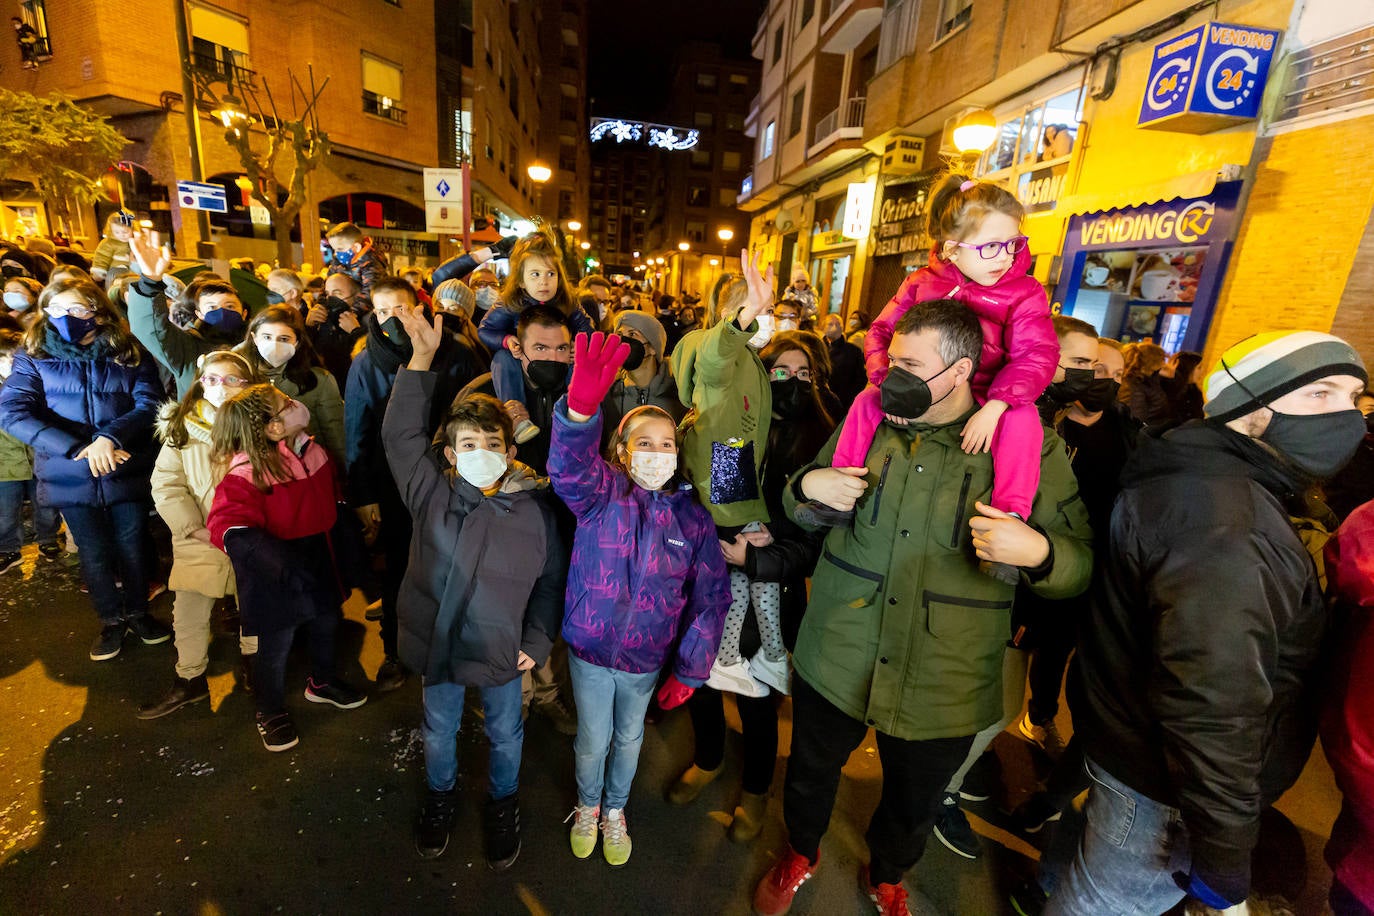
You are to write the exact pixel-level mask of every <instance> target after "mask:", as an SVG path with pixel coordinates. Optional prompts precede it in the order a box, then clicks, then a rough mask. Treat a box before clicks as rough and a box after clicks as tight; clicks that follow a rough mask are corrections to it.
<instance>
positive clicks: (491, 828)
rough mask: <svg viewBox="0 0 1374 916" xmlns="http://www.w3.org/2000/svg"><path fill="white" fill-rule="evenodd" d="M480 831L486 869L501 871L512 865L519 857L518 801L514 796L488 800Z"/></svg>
mask: <svg viewBox="0 0 1374 916" xmlns="http://www.w3.org/2000/svg"><path fill="white" fill-rule="evenodd" d="M482 830H483V844H482V845H483V847H484V852H486V854H487V867H488V868H490V869H493V870H495V871H501V870H503V869H507V868H510V867H511V866H512V865H514V864H515V860H516V858H518V857H519V855H520V799H519V798H518V797H517V796H515V795H508V796H506V797H505V798H502V799H494V798H488V799H487V804H486V807H485V808H484V809H483V811H482Z"/></svg>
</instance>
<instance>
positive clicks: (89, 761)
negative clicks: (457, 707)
mask: <svg viewBox="0 0 1374 916" xmlns="http://www.w3.org/2000/svg"><path fill="white" fill-rule="evenodd" d="M25 559H26V562H25V565H24V567H23V570H22V573H20V572H18V571H12V572H10V573H8V574H7V575H5V576H4V577H0V916H8V914H26V916H28V914H45V913H49V914H73V913H77V914H79V913H83V912H90V911H93V910H96V909H97V908H99V910H103V911H104V912H108V913H119V914H123V913H149V914H151V913H167V914H181V913H187V914H197V916H214V914H239V913H288V914H295V913H321V914H352V913H359V914H371V913H415V914H427V913H475V914H476V913H480V914H526V913H528V914H536V916H539V914H621V913H626V914H629V913H634V914H638V913H654V914H747V913H749V912H750V907H749V899H750V894H751V891H752V888H753V886H754V883H755V882H756V881H757V879H758V878H759V876H760V875H761V874H762V873H763V872H764V871H766V870H767V868H768V866H769V864H770V863H771V862H772V861H773V858H774V856H775V855H776V852H777V850H778V849H779V848H780V847H781V845H782V843H783V828H782V823H781V821H782V814H781V794H782V793H781V789H782V773H783V769H784V767H785V765H786V761H785V758H784V759H780V760H779V768H778V775H777V778H776V780H775V782H774V789H773V795H772V798H771V801H770V805H769V823H768V826H767V828H766V829H765V831H764V833H763V835H762V836H761V837H760V838H759V839H758V840H757V841H756V842H755V843H753V844H752V845H748V846H738V845H735V844H732V843H731V842H730V841H729V840H728V839H727V837H726V828H727V827H728V825H729V819H730V811H732V810H733V807H734V804H735V800H736V798H737V797H738V792H739V779H740V768H739V758H738V753H737V749H735V748H734V746H733V745H732V752H731V753H730V754H728V755H727V764H726V769H725V772H724V774H723V775H722V776H721V778H719V779H718V780H717V781H716V782H715V783H713V784H712V785H710V786H708V787H707V788H706V789H705V790H704V791H703V793H702V795H701V796H700V797H699V798H698V799H697V800H696V801H695V802H694V803H693V804H692V805H690V806H688V807H685V808H673V807H670V806H669V805H667V803H666V802H664V801H663V790H664V788H665V787H666V786H667V785H668V784H669V783H670V782H671V781H672V779H673V778H674V777H675V776H676V775H677V773H678V772H680V771H681V769H682V768H683V767H685V766H686V764H687V763H688V762H690V758H691V741H692V735H691V723H690V721H689V720H688V718H687V716H686V713H685V712H681V711H676V712H673V713H670V714H669V715H668V716H666V717H665V718H664V720H663V721H662V722H661V723H659V724H657V725H651V726H649V727H648V728H647V729H646V734H645V741H644V747H643V752H642V756H641V760H640V768H639V775H638V777H637V780H636V784H635V790H634V793H633V795H632V797H631V801H630V804H629V806H628V808H627V815H628V822H629V827H630V833H631V836H632V837H633V840H634V844H635V848H634V854H633V857H632V858H631V860H630V862H629V863H628V864H627V865H625V866H623V867H621V868H612V867H611V866H609V865H607V864H606V863H605V861H604V860H603V859H602V858H601V854H600V850H599V848H598V851H597V852H596V853H595V854H594V855H593V857H592V858H591V859H588V860H585V861H579V860H577V859H574V858H573V856H572V854H571V853H570V852H569V850H568V845H567V827H566V825H564V824H563V823H562V821H563V819H564V817H565V816H567V814H568V813H569V811H570V810H571V809H572V806H573V800H574V796H575V793H574V783H573V763H572V739H571V738H569V737H566V736H564V735H560V734H558V733H557V732H556V731H554V729H553V728H552V727H551V725H550V724H549V723H548V722H547V721H545V720H544V719H542V718H540V717H538V716H533V717H531V719H530V721H529V723H528V727H527V729H526V738H525V761H524V767H523V771H522V783H523V785H522V788H521V792H520V797H521V813H522V820H523V826H524V830H523V838H524V847H523V850H522V852H521V855H520V858H519V860H518V861H517V862H516V864H515V865H514V866H513V867H512V868H511V869H510V870H509V871H507V872H504V873H501V874H496V873H493V872H491V871H489V870H488V869H487V868H486V865H485V863H484V860H483V858H482V852H481V824H480V819H479V811H480V803H481V799H482V797H483V787H484V781H483V773H484V771H485V756H486V750H485V742H484V739H483V738H482V737H481V735H480V721H478V720H477V719H476V717H475V716H474V715H473V714H472V712H471V709H472V707H471V705H470V707H469V715H468V718H467V721H465V724H464V733H463V736H462V738H461V739H460V755H461V761H462V767H463V775H462V777H461V788H462V791H463V796H464V799H465V803H464V805H463V807H462V809H461V812H460V815H459V819H458V824H457V826H456V829H455V830H454V835H453V840H452V842H451V844H450V846H449V849H448V851H447V852H446V853H445V854H444V856H443V857H442V858H440V859H438V860H434V861H423V860H421V859H420V858H419V857H418V856H417V855H416V853H415V849H414V845H413V842H412V833H411V831H412V823H413V820H414V816H415V813H416V810H417V806H418V803H419V799H420V797H421V793H422V784H423V761H422V759H421V753H420V742H419V733H418V730H417V729H418V725H419V718H420V691H419V685H418V683H417V682H416V680H415V679H414V678H412V679H411V681H410V683H408V684H407V685H406V687H404V688H403V689H401V690H399V691H396V692H394V693H390V694H386V695H376V694H373V695H372V696H371V698H370V700H369V702H368V703H367V705H365V706H363V707H362V708H360V709H357V710H352V711H340V710H336V709H334V708H332V707H327V706H319V705H315V704H311V703H307V702H306V701H305V700H304V698H303V697H302V696H301V690H302V689H303V687H304V682H305V660H304V657H303V654H302V653H301V652H300V647H298V652H297V655H296V656H293V661H292V665H291V667H290V668H289V670H288V674H287V688H288V698H289V699H288V704H289V707H290V709H291V712H292V714H293V716H294V717H295V720H296V724H297V728H298V729H299V731H300V734H301V740H300V744H299V746H298V747H296V748H295V749H294V750H292V751H289V752H286V753H281V754H271V753H268V752H267V751H266V750H264V749H263V747H262V744H261V742H260V741H259V739H258V735H257V732H256V730H255V729H254V727H253V723H252V719H253V707H252V702H251V698H250V697H249V696H248V695H246V694H244V693H242V692H241V691H239V690H237V689H236V687H235V683H234V677H233V671H234V667H235V663H236V656H237V644H236V640H234V639H232V638H229V637H227V636H225V635H222V634H220V633H217V634H216V638H215V641H214V643H213V645H212V647H211V664H210V670H209V682H210V689H211V699H210V702H209V703H199V704H194V705H192V706H189V707H186V708H183V709H181V710H179V711H177V712H175V713H173V714H172V715H170V716H168V717H166V718H163V719H159V720H156V721H152V722H143V721H139V720H138V719H137V718H135V715H134V714H135V712H136V710H137V708H138V706H139V704H140V703H143V702H147V701H149V700H152V699H155V698H156V697H158V696H160V695H161V693H162V692H163V691H164V690H165V689H166V687H167V686H168V685H169V684H170V683H171V679H172V676H173V663H174V660H175V653H174V651H173V649H172V646H171V643H170V642H169V643H167V644H164V645H161V646H151V647H150V646H143V645H141V644H139V643H138V642H137V641H136V640H133V639H132V638H130V640H129V641H126V643H125V648H124V651H123V652H122V653H121V654H120V656H119V657H118V658H116V659H114V660H112V661H109V662H100V663H97V662H92V661H90V659H89V658H88V657H87V654H86V653H87V651H88V649H89V646H90V643H91V641H92V639H93V638H94V637H95V633H96V629H97V626H96V618H95V615H94V613H93V612H92V610H91V608H90V605H89V601H88V599H87V598H86V597H85V596H84V595H82V594H80V592H79V590H78V588H79V582H80V579H79V574H78V572H77V568H76V563H75V558H74V557H64V558H63V559H60V560H57V561H47V560H43V559H42V558H40V557H38V556H37V554H36V552H35V550H34V548H33V547H32V546H30V547H28V548H26V553H25ZM171 606H172V596H171V595H170V594H168V595H165V596H162V597H160V598H159V599H158V600H157V601H156V602H155V605H154V610H155V613H157V614H158V615H159V616H161V617H162V618H163V619H165V620H169V621H170V619H171ZM345 614H346V620H345V621H344V623H343V624H342V626H341V627H340V631H339V636H340V639H339V657H340V659H342V660H343V662H342V669H341V673H342V674H343V675H344V676H345V677H347V678H349V679H351V680H352V681H353V682H354V683H355V684H359V685H363V684H364V682H365V681H368V679H369V677H370V675H372V674H375V672H376V669H377V666H378V665H379V664H380V662H381V645H380V640H379V637H378V635H377V625H376V624H367V623H364V621H363V616H362V615H363V606H362V602H361V600H359V596H357V595H355V596H354V600H353V601H351V602H350V603H349V604H348V606H347V607H346V609H345ZM367 686H369V687H370V683H368V684H367ZM787 712H788V707H786V706H784V722H783V729H782V739H781V740H782V744H783V746H784V747H786V746H787V743H788V739H789V734H790V729H789V727H788V722H787V721H786V717H787ZM732 719H733V713H732ZM733 721H734V724H735V727H737V726H738V722H737V720H733ZM737 738H738V735H737V733H736V734H733V736H732V740H735V739H737ZM994 747H995V750H996V751H997V753H998V756H999V758H1000V759H1001V762H1002V764H1003V770H1004V773H1005V779H1006V781H1007V783H1008V786H1009V788H1008V793H1007V798H1005V799H995V800H994V801H990V802H987V803H982V804H981V805H978V806H974V807H973V808H972V809H971V810H973V811H974V812H975V813H977V814H982V815H984V816H986V817H987V819H988V820H986V821H985V820H983V819H981V818H979V817H976V816H975V817H974V818H973V822H974V825H975V827H976V828H977V829H978V830H979V831H980V832H981V833H983V834H984V836H985V839H984V842H983V847H984V851H983V854H982V856H981V857H980V858H979V859H978V860H976V861H970V860H966V859H963V858H960V857H959V856H956V855H955V854H953V853H952V852H950V851H949V850H947V849H946V848H945V847H944V846H942V845H941V844H940V843H939V842H938V841H937V840H935V839H934V838H932V840H931V842H930V844H929V846H928V847H927V851H926V855H925V857H924V858H923V859H922V861H921V862H920V864H919V865H918V866H917V868H916V869H914V871H913V873H912V874H911V875H910V876H909V877H908V881H907V884H908V887H909V888H911V889H912V891H913V901H912V906H913V910H915V911H916V912H917V913H918V914H921V916H925V914H960V916H962V914H976V916H983V914H992V916H997V914H1005V913H1010V912H1012V911H1011V909H1010V907H1009V906H1008V905H1007V904H1006V902H1005V901H1006V891H1007V890H1008V889H1009V888H1010V887H1011V886H1013V885H1014V884H1015V883H1016V882H1017V881H1018V880H1020V879H1021V878H1023V877H1025V876H1026V875H1028V874H1030V873H1031V871H1032V869H1033V868H1034V861H1035V858H1036V857H1037V856H1038V853H1037V851H1036V849H1035V847H1033V846H1032V845H1030V844H1028V843H1027V842H1025V840H1024V839H1021V838H1017V837H1013V836H1011V835H1010V834H1007V833H1005V832H1003V831H1002V830H999V829H998V828H996V827H995V826H993V825H992V823H989V822H993V823H995V822H998V821H999V820H1001V818H1000V817H999V814H998V804H999V803H1000V804H1002V805H1006V804H1009V803H1015V802H1016V801H1019V800H1020V799H1021V798H1023V797H1024V796H1025V795H1026V793H1027V792H1028V791H1029V790H1030V789H1031V787H1032V785H1033V782H1034V779H1035V778H1036V775H1037V774H1038V775H1041V776H1043V775H1044V772H1045V761H1043V760H1041V759H1038V758H1037V757H1036V756H1035V755H1034V754H1033V753H1032V750H1031V747H1030V745H1028V744H1026V743H1025V742H1023V741H1021V740H1019V739H1018V738H1016V737H1014V736H1013V735H1012V734H1010V733H1008V734H1004V735H1002V736H1000V737H999V739H998V741H997V743H996V744H995V745H994ZM845 773H846V778H845V780H844V781H843V783H842V785H841V787H840V792H839V798H838V801H837V804H836V808H835V812H834V815H833V816H832V819H831V822H830V831H829V833H828V834H827V836H826V838H825V841H824V843H823V845H822V854H821V864H820V867H819V868H818V870H817V872H816V875H815V877H814V878H813V879H812V881H810V882H809V883H808V884H807V885H806V887H805V888H804V889H803V890H802V892H801V894H800V895H799V896H798V900H797V904H796V906H795V907H794V909H793V912H794V913H798V914H826V916H830V914H849V913H863V912H868V911H869V907H868V904H867V900H866V898H865V897H864V896H863V895H862V894H861V893H860V891H859V888H858V883H857V873H858V867H859V865H860V864H861V863H862V862H864V861H865V860H866V853H865V849H864V843H863V832H864V828H865V826H866V824H867V820H868V815H869V813H870V812H871V811H872V809H873V807H874V806H875V805H876V803H877V800H878V795H879V791H880V785H881V783H880V771H879V766H878V761H877V755H876V750H875V747H874V744H873V741H872V737H871V736H870V737H869V739H868V740H866V741H865V743H864V744H863V746H861V747H860V748H859V749H858V750H857V751H856V752H855V753H854V756H853V757H852V758H851V760H850V762H849V765H848V767H847V768H846V771H845ZM1338 805H1339V796H1338V794H1337V793H1336V789H1335V786H1334V784H1333V782H1332V778H1331V773H1330V770H1329V768H1327V766H1326V764H1325V762H1324V761H1323V760H1322V759H1321V756H1320V753H1319V752H1318V753H1317V754H1316V755H1314V758H1313V761H1312V762H1311V763H1310V764H1309V766H1308V768H1307V771H1306V772H1305V773H1304V775H1303V778H1302V780H1301V782H1300V783H1299V784H1298V786H1296V787H1295V788H1294V790H1293V791H1292V792H1290V793H1289V794H1288V795H1287V796H1285V798H1284V799H1283V801H1282V802H1281V803H1280V805H1279V808H1280V809H1281V810H1282V811H1283V813H1284V814H1285V815H1286V817H1287V819H1284V818H1279V819H1276V822H1277V829H1274V830H1269V831H1267V839H1266V844H1265V845H1266V849H1265V850H1264V854H1265V855H1266V859H1265V862H1264V863H1263V864H1262V866H1261V867H1259V868H1257V871H1256V874H1257V881H1259V882H1261V883H1262V884H1263V885H1264V886H1265V888H1266V889H1268V890H1276V889H1277V890H1282V891H1284V892H1285V893H1286V895H1287V896H1288V897H1289V898H1290V899H1292V900H1294V902H1295V903H1296V904H1297V908H1296V911H1297V912H1298V913H1300V914H1319V913H1321V912H1322V901H1323V899H1324V897H1325V893H1326V890H1327V888H1328V886H1329V883H1330V875H1329V872H1328V871H1327V869H1326V866H1325V865H1324V864H1323V863H1322V860H1321V848H1322V845H1323V844H1324V842H1325V839H1326V837H1327V835H1328V832H1329V828H1330V824H1331V822H1332V820H1333V819H1334V817H1335V813H1336V810H1337V807H1338Z"/></svg>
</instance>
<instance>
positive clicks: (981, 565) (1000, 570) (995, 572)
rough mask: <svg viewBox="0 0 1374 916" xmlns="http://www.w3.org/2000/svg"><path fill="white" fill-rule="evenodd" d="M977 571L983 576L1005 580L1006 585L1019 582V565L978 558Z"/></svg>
mask: <svg viewBox="0 0 1374 916" xmlns="http://www.w3.org/2000/svg"><path fill="white" fill-rule="evenodd" d="M978 571H979V572H980V573H982V574H983V575H985V576H989V577H991V578H993V579H996V580H997V581H998V582H1005V583H1007V584H1008V585H1020V584H1021V567H1019V566H1012V565H1011V564H1010V563H994V562H992V561H991V560H979V561H978Z"/></svg>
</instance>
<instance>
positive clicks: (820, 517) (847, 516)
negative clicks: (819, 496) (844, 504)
mask: <svg viewBox="0 0 1374 916" xmlns="http://www.w3.org/2000/svg"><path fill="white" fill-rule="evenodd" d="M792 518H793V519H794V520H796V522H797V524H798V525H806V526H808V527H811V528H848V527H849V526H850V525H852V524H854V510H853V509H849V510H847V511H841V510H839V509H832V508H831V507H830V506H827V505H826V504H825V503H823V502H820V501H819V500H815V499H810V500H807V501H806V502H804V503H799V504H798V505H797V508H796V509H794V510H793V511H792Z"/></svg>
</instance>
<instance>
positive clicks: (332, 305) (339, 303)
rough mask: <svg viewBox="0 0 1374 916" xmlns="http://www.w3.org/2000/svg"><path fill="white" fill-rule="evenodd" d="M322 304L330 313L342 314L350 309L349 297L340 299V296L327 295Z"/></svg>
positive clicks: (321, 301)
mask: <svg viewBox="0 0 1374 916" xmlns="http://www.w3.org/2000/svg"><path fill="white" fill-rule="evenodd" d="M320 305H322V306H324V310H325V311H326V312H328V313H329V314H330V315H342V314H343V313H344V312H346V311H348V309H349V304H348V300H347V299H340V298H339V297H338V296H325V297H324V298H323V299H321V300H320Z"/></svg>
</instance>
